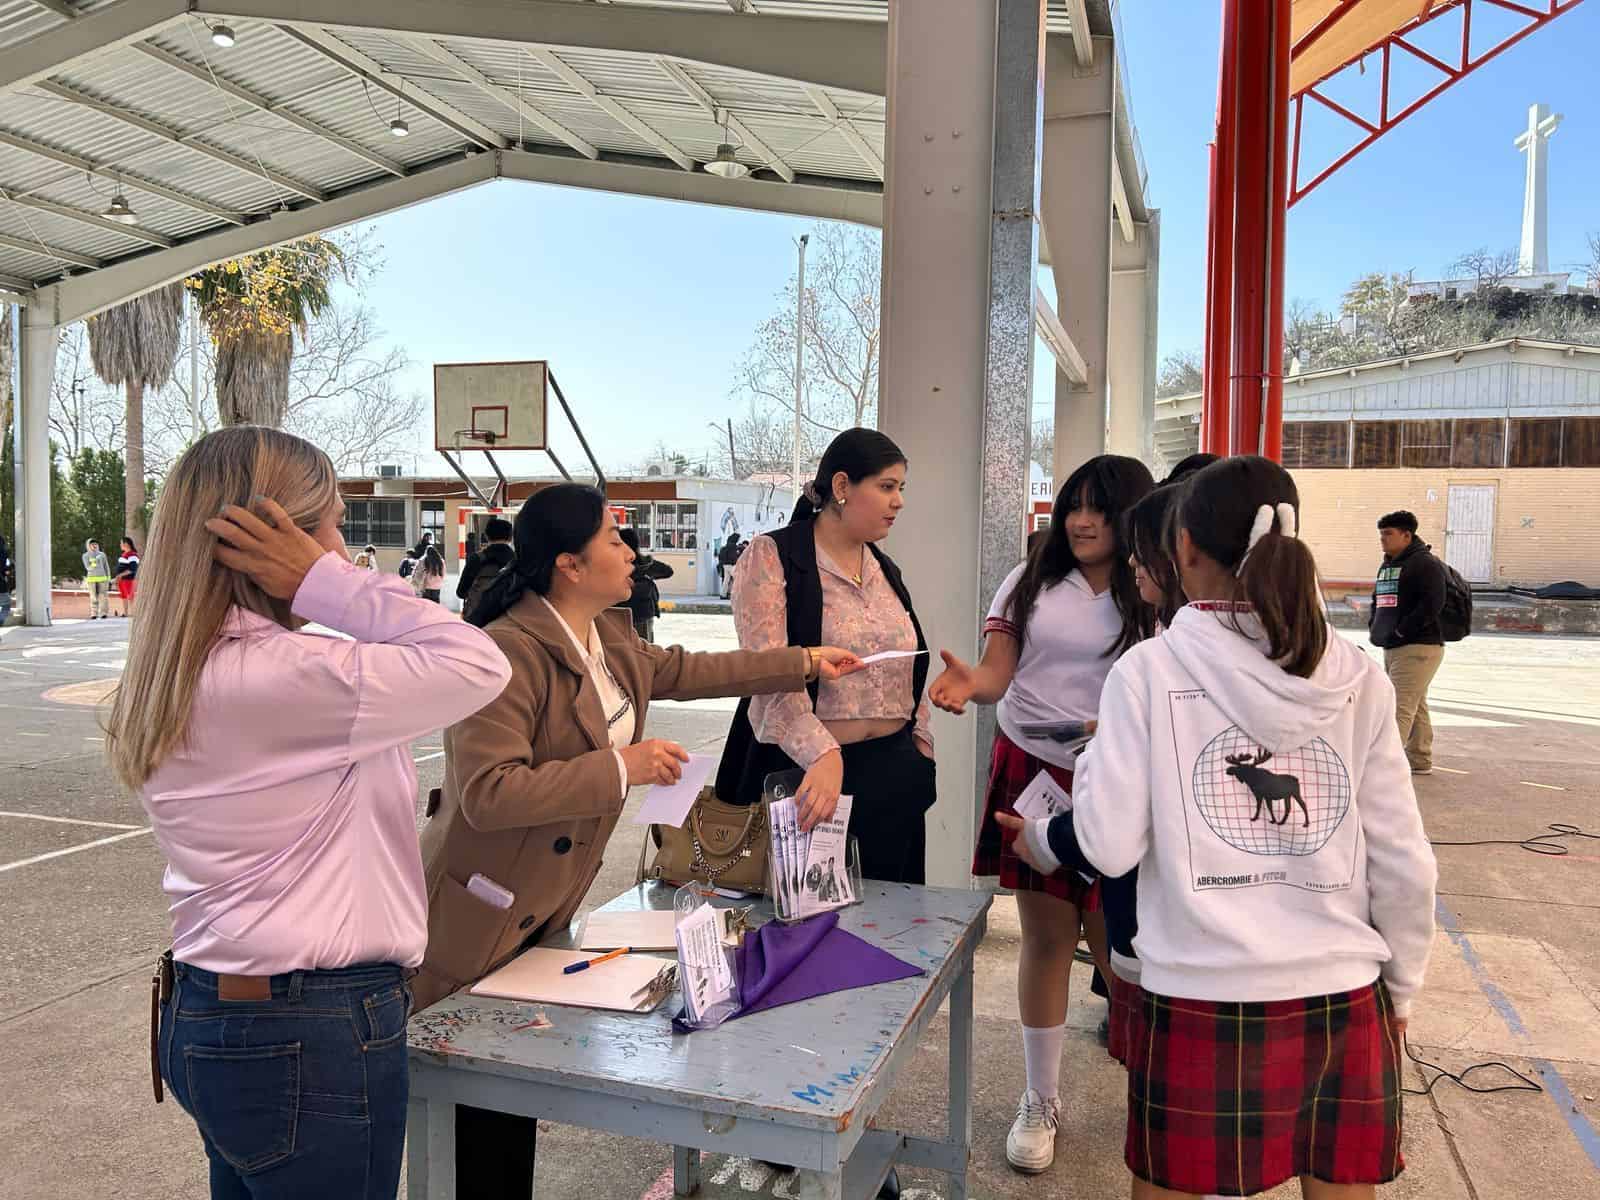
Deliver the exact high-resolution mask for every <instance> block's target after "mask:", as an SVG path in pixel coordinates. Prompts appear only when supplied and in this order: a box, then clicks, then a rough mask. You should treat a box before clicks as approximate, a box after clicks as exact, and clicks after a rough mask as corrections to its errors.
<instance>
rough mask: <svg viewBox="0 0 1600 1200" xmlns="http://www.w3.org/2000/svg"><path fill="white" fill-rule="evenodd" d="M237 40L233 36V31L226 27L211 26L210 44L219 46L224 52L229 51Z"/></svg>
mask: <svg viewBox="0 0 1600 1200" xmlns="http://www.w3.org/2000/svg"><path fill="white" fill-rule="evenodd" d="M238 40H239V39H238V38H236V37H234V36H233V29H232V28H231V27H230V26H227V25H213V26H211V44H212V45H213V46H220V47H222V49H224V50H228V49H231V48H232V46H233V44H234V43H235V42H236V41H238Z"/></svg>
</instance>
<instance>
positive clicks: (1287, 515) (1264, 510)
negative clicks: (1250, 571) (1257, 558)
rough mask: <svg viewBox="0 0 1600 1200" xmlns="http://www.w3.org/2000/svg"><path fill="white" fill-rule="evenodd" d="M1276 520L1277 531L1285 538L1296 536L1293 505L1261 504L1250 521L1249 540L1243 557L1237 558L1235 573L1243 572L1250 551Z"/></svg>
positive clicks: (1240, 573)
mask: <svg viewBox="0 0 1600 1200" xmlns="http://www.w3.org/2000/svg"><path fill="white" fill-rule="evenodd" d="M1274 520H1276V521H1277V522H1278V532H1279V533H1281V534H1282V535H1283V536H1284V537H1286V538H1292V537H1295V536H1297V533H1298V530H1297V526H1296V522H1295V515H1294V505H1292V504H1289V503H1287V502H1284V503H1280V504H1278V505H1277V506H1276V507H1274V506H1273V505H1271V504H1263V505H1262V506H1261V507H1260V508H1258V509H1256V519H1255V520H1254V521H1252V522H1251V523H1250V541H1249V542H1248V543H1247V544H1246V546H1245V548H1244V557H1243V558H1241V559H1240V560H1239V567H1238V569H1237V570H1236V571H1235V572H1234V574H1235V575H1243V574H1244V564H1245V563H1246V562H1248V561H1249V559H1250V552H1251V551H1252V550H1254V549H1255V548H1256V543H1257V542H1259V541H1260V540H1261V539H1262V538H1264V537H1266V536H1267V533H1268V532H1269V531H1270V530H1271V529H1272V522H1273V521H1274Z"/></svg>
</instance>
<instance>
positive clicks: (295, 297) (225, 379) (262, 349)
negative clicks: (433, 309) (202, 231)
mask: <svg viewBox="0 0 1600 1200" xmlns="http://www.w3.org/2000/svg"><path fill="white" fill-rule="evenodd" d="M343 269H344V252H343V251H342V250H341V249H340V248H339V247H338V246H337V245H336V244H334V243H333V242H330V241H329V240H328V239H326V238H321V237H309V238H305V239H303V240H302V241H298V242H293V243H291V244H289V245H287V246H279V247H276V248H274V249H271V250H263V251H261V252H260V253H258V254H252V255H249V256H248V257H246V258H240V259H230V260H228V261H227V262H222V263H218V264H217V265H216V266H214V267H208V268H207V269H206V270H205V271H203V272H201V273H200V274H199V275H197V276H195V277H194V278H192V279H190V280H189V281H188V286H189V287H190V288H191V289H193V290H194V292H195V296H196V298H197V299H198V300H199V302H200V315H201V316H202V317H203V318H204V319H205V322H206V326H207V328H208V329H210V331H211V340H212V341H213V342H214V343H216V347H217V366H216V388H217V416H218V418H219V419H220V420H221V421H222V423H223V424H224V425H271V426H273V427H274V428H277V427H280V426H282V425H283V421H284V417H285V416H287V414H288V409H289V364H290V362H291V361H292V360H293V358H294V335H295V333H296V332H298V333H299V334H300V336H301V337H302V338H303V337H305V335H306V326H307V323H308V322H309V321H310V320H311V319H312V318H313V317H316V316H318V315H319V314H320V313H321V312H322V310H323V309H324V308H326V307H327V306H328V303H329V295H328V285H329V283H330V281H331V279H332V277H333V274H334V272H335V271H342V270H343Z"/></svg>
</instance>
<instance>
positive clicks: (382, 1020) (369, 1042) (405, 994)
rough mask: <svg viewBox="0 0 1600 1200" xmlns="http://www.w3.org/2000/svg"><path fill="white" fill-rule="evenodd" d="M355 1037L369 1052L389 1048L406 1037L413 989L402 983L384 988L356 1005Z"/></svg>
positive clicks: (366, 996)
mask: <svg viewBox="0 0 1600 1200" xmlns="http://www.w3.org/2000/svg"><path fill="white" fill-rule="evenodd" d="M356 1009H357V1013H358V1015H357V1017H356V1036H357V1037H358V1038H360V1039H361V1045H362V1046H363V1047H364V1048H365V1049H368V1050H372V1049H375V1048H377V1047H379V1046H389V1045H392V1044H394V1043H395V1042H397V1041H399V1040H400V1039H401V1038H403V1037H405V1035H406V1019H407V1018H408V1017H409V1016H410V1015H411V989H410V988H408V987H407V986H406V985H405V984H403V983H396V984H393V985H390V986H387V987H381V988H379V989H378V990H377V991H375V992H371V993H369V994H368V995H365V996H363V997H362V998H361V1002H360V1003H359V1004H358V1005H357V1006H356Z"/></svg>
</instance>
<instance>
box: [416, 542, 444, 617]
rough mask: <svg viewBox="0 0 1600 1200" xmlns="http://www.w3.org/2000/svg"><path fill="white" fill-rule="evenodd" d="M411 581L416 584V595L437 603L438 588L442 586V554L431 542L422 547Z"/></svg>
mask: <svg viewBox="0 0 1600 1200" xmlns="http://www.w3.org/2000/svg"><path fill="white" fill-rule="evenodd" d="M412 582H413V583H415V584H416V588H417V595H419V596H421V597H422V598H423V599H424V600H432V601H433V602H434V603H435V604H437V603H439V589H440V588H442V587H444V556H443V555H441V554H440V553H439V551H438V550H437V549H435V548H434V546H433V544H432V543H431V542H430V543H429V544H428V545H427V546H426V547H425V548H424V549H423V551H422V557H421V559H419V560H418V561H417V566H416V570H415V572H413V577H412Z"/></svg>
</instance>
